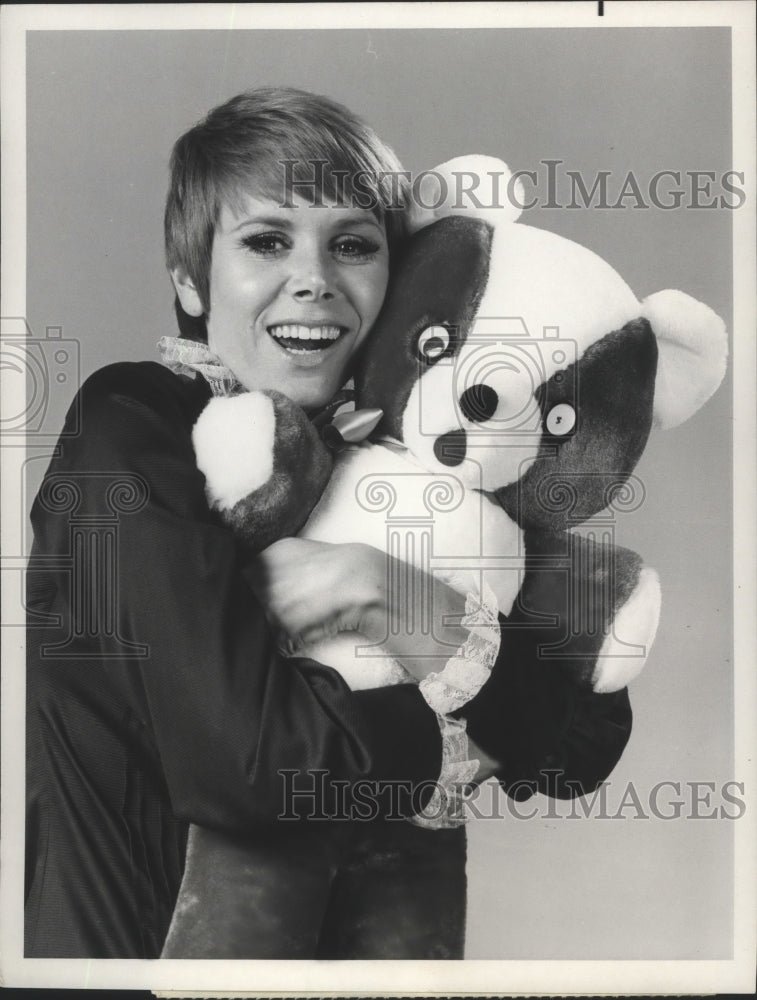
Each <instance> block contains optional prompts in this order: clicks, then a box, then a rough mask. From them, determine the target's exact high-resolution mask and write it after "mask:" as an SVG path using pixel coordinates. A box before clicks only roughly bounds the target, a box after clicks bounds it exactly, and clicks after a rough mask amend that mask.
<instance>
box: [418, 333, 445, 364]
mask: <svg viewBox="0 0 757 1000" xmlns="http://www.w3.org/2000/svg"><path fill="white" fill-rule="evenodd" d="M449 345H450V332H449V330H448V329H447V327H446V326H440V325H437V326H428V327H426V329H425V330H424V331H423V332H422V333H421V335H420V337H419V338H418V357H419V358H420V359H421V361H427V362H429V363H432V362H434V361H438V360H439V358H441V357H442V355H443V354H444V353H445V352H446V351H447V350H449Z"/></svg>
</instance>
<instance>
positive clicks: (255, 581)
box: [251, 538, 386, 647]
mask: <svg viewBox="0 0 757 1000" xmlns="http://www.w3.org/2000/svg"><path fill="white" fill-rule="evenodd" d="M385 578H386V573H385V570H384V566H383V556H382V555H381V553H380V552H379V551H378V550H377V549H373V548H371V547H370V546H368V545H359V544H344V545H330V544H328V543H327V542H314V541H311V540H309V539H304V538H282V539H280V540H279V541H277V542H274V543H273V545H270V546H269V547H268V548H267V549H263V551H262V552H261V553H260V554H259V555H258V557H257V560H256V562H255V563H254V564H253V571H252V577H251V582H252V586H253V590H254V591H255V594H256V596H257V597H258V599H259V601H260V602H261V604H262V605H263V608H264V609H265V611H266V613H267V615H268V617H269V619H270V621H271V622H272V624H273V625H275V626H276V627H277V628H280V629H281V630H282V631H283V632H284V633H286V635H287V636H288V638H289V640H290V644H291V645H292V646H294V647H297V646H300V645H306V644H309V643H312V642H315V641H317V640H319V639H323V638H326V637H328V636H333V635H336V634H337V633H338V632H362V633H363V634H367V632H366V629H368V628H370V622H371V621H372V617H373V616H374V615H376V614H378V615H380V609H381V608H383V606H384V604H385V597H384V595H383V593H382V586H383V584H384V583H385Z"/></svg>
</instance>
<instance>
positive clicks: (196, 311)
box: [171, 265, 205, 316]
mask: <svg viewBox="0 0 757 1000" xmlns="http://www.w3.org/2000/svg"><path fill="white" fill-rule="evenodd" d="M171 281H173V286H174V288H175V289H176V294H177V295H178V297H179V302H180V303H181V308H182V309H183V310H184V312H185V313H187V314H188V315H189V316H202V315H203V314H204V312H205V308H204V306H203V304H202V299H201V298H200V294H199V292H198V291H197V288H196V287H195V283H194V282H193V281H192V279H191V278H190V277H189V274H187V271H186V269H185V268H184V267H182V266H181V265H179V267H174V268H172V270H171Z"/></svg>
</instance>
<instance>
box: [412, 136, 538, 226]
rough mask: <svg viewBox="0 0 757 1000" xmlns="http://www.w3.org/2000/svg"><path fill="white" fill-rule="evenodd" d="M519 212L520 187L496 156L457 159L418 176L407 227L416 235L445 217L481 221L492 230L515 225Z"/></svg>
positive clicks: (520, 202)
mask: <svg viewBox="0 0 757 1000" xmlns="http://www.w3.org/2000/svg"><path fill="white" fill-rule="evenodd" d="M522 208H523V185H522V184H521V182H520V180H519V179H518V178H517V177H513V174H512V172H511V170H510V168H509V167H508V165H507V164H506V163H505V162H504V161H503V160H499V159H497V157H496V156H478V155H475V154H472V155H470V156H457V157H455V159H453V160H447V162H446V163H442V164H440V165H439V166H438V167H434V168H433V169H432V170H425V171H423V172H422V173H421V174H419V175H418V178H417V179H416V183H414V184H413V190H412V194H411V201H410V212H409V226H410V231H411V232H417V231H418V230H419V229H423V227H424V226H430V225H431V223H432V222H436V221H437V219H443V218H444V217H445V216H448V215H464V216H468V217H473V218H479V219H484V220H485V221H486V222H488V223H489V224H490V225H492V226H497V225H499V224H500V223H502V222H515V220H516V219H517V218H518V216H519V215H520V213H521V211H522Z"/></svg>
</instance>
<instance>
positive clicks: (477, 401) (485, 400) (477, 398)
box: [460, 383, 499, 424]
mask: <svg viewBox="0 0 757 1000" xmlns="http://www.w3.org/2000/svg"><path fill="white" fill-rule="evenodd" d="M498 403H499V396H498V395H497V393H496V392H495V391H494V389H492V387H491V386H490V385H483V384H481V383H479V384H478V385H471V386H469V387H468V388H467V389H466V390H465V392H464V393H463V394H462V396H461V397H460V409H461V410H462V413H463V416H464V417H465V419H466V420H472V421H473V423H476V424H480V423H482V422H483V421H484V420H491V418H492V417H493V416H494V414H495V413H496V412H497V404H498Z"/></svg>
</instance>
